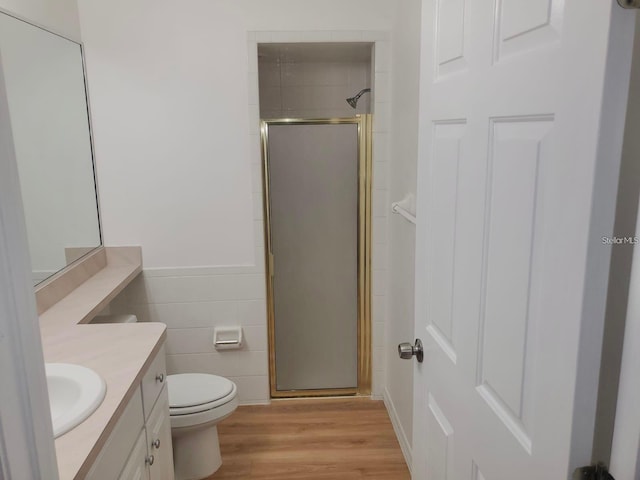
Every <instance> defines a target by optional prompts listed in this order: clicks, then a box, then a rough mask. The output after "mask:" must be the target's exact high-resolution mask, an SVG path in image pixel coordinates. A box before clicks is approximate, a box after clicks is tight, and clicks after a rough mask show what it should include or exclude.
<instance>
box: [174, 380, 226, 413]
mask: <svg viewBox="0 0 640 480" xmlns="http://www.w3.org/2000/svg"><path fill="white" fill-rule="evenodd" d="M167 382H168V385H167V387H168V389H169V406H170V407H171V408H183V407H193V406H196V405H203V404H205V403H211V402H215V401H216V400H220V399H221V398H224V397H226V396H227V395H229V394H230V393H231V392H232V391H233V382H231V380H228V379H226V378H224V377H218V376H217V375H207V374H205V373H181V374H177V375H169V376H168V377H167Z"/></svg>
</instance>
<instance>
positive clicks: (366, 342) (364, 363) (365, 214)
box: [260, 114, 372, 398]
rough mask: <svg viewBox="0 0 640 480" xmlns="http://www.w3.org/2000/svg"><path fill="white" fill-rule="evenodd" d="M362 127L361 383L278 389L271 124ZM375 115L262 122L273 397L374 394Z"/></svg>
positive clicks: (270, 381)
mask: <svg viewBox="0 0 640 480" xmlns="http://www.w3.org/2000/svg"><path fill="white" fill-rule="evenodd" d="M341 124H355V125H357V126H358V345H357V348H358V372H357V373H358V385H357V387H355V388H329V389H304V390H277V388H276V385H277V384H276V351H275V347H276V345H275V305H274V293H273V274H274V268H273V267H274V261H273V250H272V246H271V217H270V205H271V203H270V191H269V127H270V126H271V125H341ZM371 127H372V116H371V115H370V114H366V115H356V116H355V117H346V118H316V119H299V118H296V119H291V118H279V119H268V120H263V121H262V122H261V128H260V139H261V143H262V181H263V187H264V188H263V192H264V195H263V196H264V198H263V207H264V218H265V222H264V225H265V232H264V234H265V246H266V248H265V261H266V274H267V329H268V340H269V385H270V390H271V397H272V398H291V397H319V396H337V395H370V394H371V221H372V214H371V186H372V163H371V158H372V128H371Z"/></svg>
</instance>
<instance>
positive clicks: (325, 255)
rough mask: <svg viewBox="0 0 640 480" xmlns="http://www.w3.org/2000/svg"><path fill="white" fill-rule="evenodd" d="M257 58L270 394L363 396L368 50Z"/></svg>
mask: <svg viewBox="0 0 640 480" xmlns="http://www.w3.org/2000/svg"><path fill="white" fill-rule="evenodd" d="M258 57H259V63H258V65H259V87H260V115H261V118H262V119H263V120H262V124H261V141H262V156H263V167H264V168H263V181H264V189H263V191H264V209H265V215H264V218H265V246H266V249H265V250H266V266H267V268H266V270H267V303H268V332H269V370H270V371H269V374H270V386H271V396H272V397H297V396H320V395H356V394H369V393H370V391H371V318H370V317H371V314H370V310H371V305H370V304H371V295H370V290H371V273H370V268H371V260H370V257H371V169H372V168H371V130H372V129H371V118H372V117H371V114H370V99H371V95H365V94H367V93H370V92H371V88H370V87H369V86H368V85H371V78H372V63H371V44H357V43H355V44H268V45H259V46H258ZM363 87H364V88H363Z"/></svg>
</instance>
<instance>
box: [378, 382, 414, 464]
mask: <svg viewBox="0 0 640 480" xmlns="http://www.w3.org/2000/svg"><path fill="white" fill-rule="evenodd" d="M383 397H384V398H383V399H384V406H385V407H387V412H388V413H389V418H390V419H391V424H392V425H393V430H394V431H395V432H396V437H397V438H398V443H400V450H402V455H404V460H405V462H407V467H408V468H409V472H411V465H412V451H411V444H410V443H409V440H408V439H407V435H406V434H405V432H404V428H402V424H401V423H400V419H399V418H398V412H396V407H395V406H394V405H393V401H392V400H391V395H389V391H388V390H387V387H385V388H384V391H383Z"/></svg>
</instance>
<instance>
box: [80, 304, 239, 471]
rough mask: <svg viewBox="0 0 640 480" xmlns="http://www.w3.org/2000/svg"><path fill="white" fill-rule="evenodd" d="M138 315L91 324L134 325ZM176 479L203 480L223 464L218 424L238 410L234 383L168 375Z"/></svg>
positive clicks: (106, 318) (111, 317)
mask: <svg viewBox="0 0 640 480" xmlns="http://www.w3.org/2000/svg"><path fill="white" fill-rule="evenodd" d="M135 322H137V318H136V317H135V315H99V316H97V317H95V318H94V319H93V320H92V322H91V323H135ZM167 389H168V391H169V415H170V419H171V440H172V442H173V463H174V468H175V480H201V479H203V478H207V477H209V476H210V475H212V474H213V473H214V472H215V471H216V470H218V468H220V466H221V465H222V457H221V456H220V444H219V442H218V428H217V425H218V422H220V421H222V420H224V419H225V418H227V417H228V416H229V415H231V414H232V413H233V412H234V410H235V409H236V408H237V407H238V397H237V391H238V389H237V387H236V384H235V383H233V382H232V381H231V380H229V379H227V378H224V377H219V376H217V375H209V374H204V373H180V374H176V375H168V376H167Z"/></svg>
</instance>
